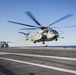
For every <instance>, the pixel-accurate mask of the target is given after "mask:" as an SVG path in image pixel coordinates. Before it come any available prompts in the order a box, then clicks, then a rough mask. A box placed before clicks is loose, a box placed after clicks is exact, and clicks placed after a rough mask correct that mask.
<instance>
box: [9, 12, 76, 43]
mask: <svg viewBox="0 0 76 75" xmlns="http://www.w3.org/2000/svg"><path fill="white" fill-rule="evenodd" d="M26 14H27V15H28V16H29V17H30V18H31V19H32V20H33V21H34V22H35V23H36V24H37V25H38V26H34V25H29V24H24V23H19V22H14V21H8V22H10V23H14V24H18V25H23V26H27V27H28V28H23V29H21V30H35V29H40V31H38V32H36V34H35V35H33V36H30V37H29V34H30V33H29V32H28V33H25V32H19V33H21V34H24V35H26V40H31V41H32V42H34V43H36V42H42V43H43V44H45V41H53V40H56V41H57V40H58V38H59V35H60V34H59V33H58V31H57V30H54V29H53V28H68V27H76V26H65V27H50V26H52V25H54V24H55V23H57V22H59V21H61V20H64V19H66V18H68V17H71V16H72V14H68V15H66V16H64V17H62V18H60V19H58V20H57V21H55V22H53V23H51V24H49V25H47V26H45V27H44V26H42V25H41V24H40V23H39V22H38V21H37V20H36V19H35V17H34V16H33V15H32V13H31V12H29V11H28V12H26ZM62 38H63V37H62Z"/></svg>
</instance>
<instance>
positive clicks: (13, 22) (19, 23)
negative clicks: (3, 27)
mask: <svg viewBox="0 0 76 75" xmlns="http://www.w3.org/2000/svg"><path fill="white" fill-rule="evenodd" d="M8 22H10V23H14V24H19V25H23V26H28V27H36V26H33V25H28V24H23V23H18V22H13V21H8Z"/></svg>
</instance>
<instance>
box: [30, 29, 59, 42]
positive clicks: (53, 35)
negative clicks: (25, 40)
mask: <svg viewBox="0 0 76 75" xmlns="http://www.w3.org/2000/svg"><path fill="white" fill-rule="evenodd" d="M58 37H59V34H58V32H57V31H56V30H52V29H44V30H40V31H38V32H37V33H36V34H35V35H34V36H32V37H31V39H30V40H31V41H33V42H34V43H36V42H42V41H43V42H44V41H52V40H57V38H58Z"/></svg>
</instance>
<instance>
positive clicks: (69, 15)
mask: <svg viewBox="0 0 76 75" xmlns="http://www.w3.org/2000/svg"><path fill="white" fill-rule="evenodd" d="M71 16H72V14H68V15H66V16H64V17H62V18H60V19H59V20H57V21H55V22H53V23H51V24H50V25H48V26H47V27H49V26H52V25H53V24H55V23H57V22H59V21H61V20H64V19H66V18H68V17H71Z"/></svg>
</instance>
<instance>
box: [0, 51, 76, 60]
mask: <svg viewBox="0 0 76 75" xmlns="http://www.w3.org/2000/svg"><path fill="white" fill-rule="evenodd" d="M1 53H2V54H14V55H21V56H30V57H40V58H53V59H61V60H70V61H76V58H70V57H59V56H46V55H35V54H22V53H10V52H0V54H1Z"/></svg>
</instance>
